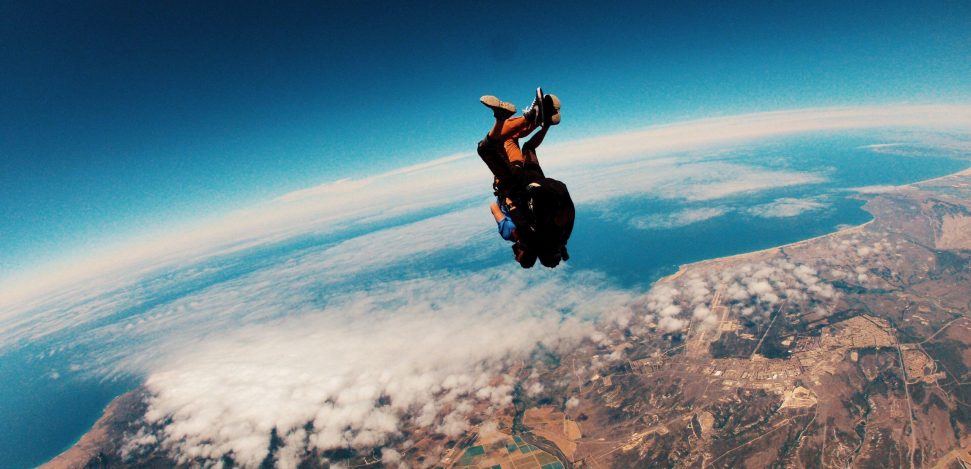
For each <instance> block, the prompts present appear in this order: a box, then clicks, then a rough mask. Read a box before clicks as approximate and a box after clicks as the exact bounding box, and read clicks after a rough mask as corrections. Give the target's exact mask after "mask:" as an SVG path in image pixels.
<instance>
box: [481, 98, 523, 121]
mask: <svg viewBox="0 0 971 469" xmlns="http://www.w3.org/2000/svg"><path fill="white" fill-rule="evenodd" d="M479 102H480V103H482V104H484V105H485V107H487V108H489V109H492V114H493V115H494V116H496V119H502V120H506V119H508V118H510V117H512V115H513V114H515V113H516V105H515V104H513V103H507V102H505V101H500V100H499V98H497V97H495V96H491V95H485V96H483V97H481V98H479Z"/></svg>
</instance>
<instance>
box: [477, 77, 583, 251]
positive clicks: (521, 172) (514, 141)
mask: <svg viewBox="0 0 971 469" xmlns="http://www.w3.org/2000/svg"><path fill="white" fill-rule="evenodd" d="M480 102H482V104H483V105H485V106H486V107H488V108H489V109H491V110H492V112H493V116H494V117H495V122H494V124H493V126H492V129H490V130H489V133H488V134H487V135H486V137H485V138H483V139H482V140H481V141H480V142H479V146H478V154H479V156H480V157H481V158H482V161H483V162H485V164H486V166H488V167H489V170H490V171H491V172H492V174H493V176H494V179H493V192H494V194H495V196H496V200H495V202H493V203H492V204H491V210H492V214H493V216H494V217H495V220H496V223H497V224H498V228H499V234H500V236H502V238H503V239H505V240H507V241H511V242H512V243H513V246H512V249H513V254H514V256H515V259H516V261H517V262H519V265H520V266H522V267H523V268H525V269H528V268H530V267H532V266H533V265H534V264H535V263H536V260H537V259H539V261H540V263H541V264H542V265H544V266H546V267H549V268H553V267H556V266H557V265H559V263H560V262H561V261H566V260H568V259H569V258H570V256H569V253H568V252H567V249H566V244H567V241H568V240H569V239H570V234H571V233H572V232H573V221H574V218H575V214H576V212H575V209H574V206H573V200H572V199H571V198H570V193H569V191H568V190H567V187H566V184H563V183H562V182H560V181H558V180H556V179H553V178H548V177H546V175H545V174H544V173H543V169H542V168H541V167H540V165H539V159H538V158H537V156H536V148H537V147H538V146H539V145H540V144H541V143H542V142H543V139H544V138H545V137H546V133H547V132H548V131H549V129H550V127H551V126H554V125H557V124H559V123H560V100H559V98H557V97H556V95H552V94H544V93H543V90H542V88H537V89H536V96H535V98H534V99H533V102H532V103H531V104H530V105H529V106H528V107H527V108H526V110H524V111H523V114H522V115H521V116H517V117H513V116H514V115H515V114H516V106H515V105H513V104H511V103H508V102H504V101H502V100H500V99H499V98H497V97H495V96H490V95H487V96H483V97H482V98H480ZM533 132H535V134H534V135H533V136H532V137H531V138H530V139H529V140H527V141H526V143H525V144H524V145H522V147H520V145H519V139H521V138H524V137H527V136H529V135H530V134H533Z"/></svg>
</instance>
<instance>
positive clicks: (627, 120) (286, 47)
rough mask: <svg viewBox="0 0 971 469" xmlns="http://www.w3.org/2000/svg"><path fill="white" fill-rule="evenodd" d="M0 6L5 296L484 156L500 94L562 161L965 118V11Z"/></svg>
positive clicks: (687, 5) (829, 6)
mask: <svg viewBox="0 0 971 469" xmlns="http://www.w3.org/2000/svg"><path fill="white" fill-rule="evenodd" d="M407 3H408V4H407V5H402V4H388V2H380V3H379V2H332V3H327V4H324V3H320V2H316V3H306V4H289V5H279V4H277V5H257V4H243V3H229V2H226V3H210V4H206V5H199V4H198V2H184V3H183V2H157V3H152V4H135V3H131V2H91V3H84V4H82V3H78V2H47V3H43V4H39V3H38V2H6V3H4V4H3V5H2V6H0V63H2V64H4V65H3V67H2V70H0V89H2V90H3V92H0V109H3V112H2V113H0V214H2V216H0V278H3V277H5V276H7V275H13V274H16V273H17V272H18V271H21V270H24V269H28V268H30V267H31V266H32V265H33V264H35V263H38V262H49V261H53V260H56V259H58V258H61V257H62V256H66V255H70V254H72V253H75V252H77V251H80V250H84V249H90V248H92V247H99V246H103V245H106V244H110V243H112V242H117V241H119V240H121V239H125V238H126V237H129V236H133V235H136V234H139V233H149V232H153V231H156V230H159V229H162V228H165V227H169V226H172V225H177V224H180V223H186V222H189V221H192V220H195V219H199V218H206V217H211V216H215V215H217V214H220V213H223V212H225V211H226V210H231V209H234V208H239V207H243V206H246V205H247V204H250V203H252V202H254V201H258V200H263V199H267V198H270V197H273V196H276V195H279V194H282V193H285V192H288V191H292V190H295V189H300V188H303V187H307V186H311V185H314V184H318V183H320V182H322V181H328V180H335V179H339V178H343V177H354V176H362V175H365V174H368V173H371V172H379V171H386V170H388V169H391V168H394V167H398V166H401V165H404V164H409V163H415V162H419V161H424V160H429V159H432V158H436V157H440V156H443V155H448V154H453V153H456V152H462V151H469V150H470V149H471V148H472V147H473V146H474V144H475V142H476V140H477V139H478V138H480V136H481V134H482V133H483V132H484V129H485V126H487V125H488V123H489V116H488V113H487V112H486V111H485V110H484V109H482V108H480V107H479V104H478V103H477V102H476V100H477V98H478V96H479V95H481V94H485V93H493V94H498V95H500V96H502V97H504V98H507V99H510V100H512V101H514V102H515V103H517V104H518V105H520V106H522V105H524V104H526V103H527V102H528V100H529V93H530V89H531V88H532V87H535V86H536V85H543V86H544V87H545V88H546V89H547V90H549V91H552V92H555V93H557V94H559V95H560V97H561V98H562V100H563V103H564V123H563V125H561V127H560V128H559V129H557V132H555V133H552V134H551V136H550V138H549V139H548V140H550V141H554V142H555V141H568V140H572V139H575V138H582V137H589V136H592V135H598V134H602V133H607V132H614V131H620V130H625V129H632V128H638V127H643V126H645V125H649V124H655V123H663V122H670V121H674V120H680V119H688V118H697V117H704V116H709V115H726V114H732V113H739V112H748V111H762V110H772V109H788V108H798V107H806V106H830V105H856V104H874V103H900V102H931V103H937V102H954V101H959V102H967V101H968V100H969V98H971V86H969V85H971V78H969V77H971V5H969V4H968V3H967V2H958V1H950V2H920V3H919V4H918V3H917V2H913V3H899V4H896V3H891V2H872V3H869V2H854V5H853V6H852V8H847V7H846V6H845V3H841V2H812V4H809V5H796V4H783V3H781V2H780V3H776V4H772V5H761V4H756V3H732V4H728V2H719V3H716V2H711V4H705V3H694V2H655V3H649V2H643V3H642V2H632V3H631V4H613V5H608V6H592V5H590V4H589V2H577V3H576V4H572V5H571V4H565V5H564V4H559V3H558V4H557V5H558V6H557V7H556V8H552V7H544V6H541V5H538V4H534V3H533V2H529V3H528V4H524V2H519V3H497V2H488V3H486V2H478V3H473V2H427V3H419V2H407Z"/></svg>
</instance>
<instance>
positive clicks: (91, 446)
mask: <svg viewBox="0 0 971 469" xmlns="http://www.w3.org/2000/svg"><path fill="white" fill-rule="evenodd" d="M140 390H141V387H137V388H135V389H133V390H131V391H128V392H126V393H124V394H122V395H120V396H118V397H115V398H114V399H112V400H111V402H109V403H108V405H106V406H105V408H104V411H103V412H102V414H101V417H100V418H98V420H97V421H96V422H95V423H94V425H92V426H91V429H90V430H88V431H87V432H86V433H85V434H84V435H81V438H79V439H78V441H77V442H75V443H74V444H73V445H71V447H70V448H68V449H67V450H65V451H64V452H62V453H61V454H58V455H57V456H55V457H54V458H53V459H51V460H50V461H48V462H46V463H44V464H42V465H40V466H38V469H76V468H81V467H84V466H85V465H86V464H87V463H88V462H89V461H90V460H91V459H92V458H95V457H97V456H98V453H100V452H102V451H103V449H104V447H105V443H107V442H108V441H109V438H110V436H111V435H110V430H111V427H112V425H113V424H115V423H116V420H119V419H118V417H120V416H121V415H120V414H121V413H122V412H121V411H122V408H123V407H125V406H127V405H130V404H132V403H133V402H136V403H137V401H138V396H139V391H140Z"/></svg>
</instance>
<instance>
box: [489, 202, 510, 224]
mask: <svg viewBox="0 0 971 469" xmlns="http://www.w3.org/2000/svg"><path fill="white" fill-rule="evenodd" d="M489 209H490V210H492V216H493V217H494V218H495V219H496V223H499V222H501V221H502V219H503V218H506V214H504V213H502V210H501V209H499V204H497V203H495V202H492V205H490V206H489Z"/></svg>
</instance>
